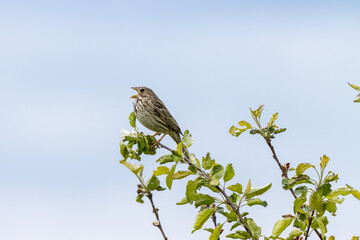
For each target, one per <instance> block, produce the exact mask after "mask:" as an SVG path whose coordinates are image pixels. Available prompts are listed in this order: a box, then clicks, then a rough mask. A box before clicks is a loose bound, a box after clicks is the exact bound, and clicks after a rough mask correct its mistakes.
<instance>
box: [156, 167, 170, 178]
mask: <svg viewBox="0 0 360 240" xmlns="http://www.w3.org/2000/svg"><path fill="white" fill-rule="evenodd" d="M169 172H170V170H169V168H168V167H165V166H159V167H157V169H156V170H154V173H153V175H154V176H160V175H165V174H169Z"/></svg>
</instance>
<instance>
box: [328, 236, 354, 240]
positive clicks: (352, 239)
mask: <svg viewBox="0 0 360 240" xmlns="http://www.w3.org/2000/svg"><path fill="white" fill-rule="evenodd" d="M359 239H360V237H359V236H353V237H352V238H351V240H359ZM329 240H330V239H329Z"/></svg>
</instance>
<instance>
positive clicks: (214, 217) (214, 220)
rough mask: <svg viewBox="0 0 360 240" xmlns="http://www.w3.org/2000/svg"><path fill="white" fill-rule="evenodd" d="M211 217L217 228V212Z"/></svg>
mask: <svg viewBox="0 0 360 240" xmlns="http://www.w3.org/2000/svg"><path fill="white" fill-rule="evenodd" d="M211 218H212V220H213V222H214V226H215V228H216V227H217V226H218V225H217V223H216V215H215V212H214V213H213V215H212V216H211ZM218 240H220V235H219V238H218Z"/></svg>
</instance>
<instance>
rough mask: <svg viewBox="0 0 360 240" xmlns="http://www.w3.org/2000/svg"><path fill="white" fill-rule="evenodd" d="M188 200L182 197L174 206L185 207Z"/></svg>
mask: <svg viewBox="0 0 360 240" xmlns="http://www.w3.org/2000/svg"><path fill="white" fill-rule="evenodd" d="M188 203H189V202H188V200H187V198H186V197H184V198H183V199H181V200H180V202H177V203H176V205H185V204H188Z"/></svg>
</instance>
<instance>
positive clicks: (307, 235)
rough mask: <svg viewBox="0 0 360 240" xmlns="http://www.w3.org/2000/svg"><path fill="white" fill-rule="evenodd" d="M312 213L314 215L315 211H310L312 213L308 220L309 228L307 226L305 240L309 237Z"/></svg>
mask: <svg viewBox="0 0 360 240" xmlns="http://www.w3.org/2000/svg"><path fill="white" fill-rule="evenodd" d="M314 213H315V211H312V212H311V217H310V219H309V226H308V229H307V231H306V235H305V240H307V239H308V237H309V231H310V226H311V222H312V219H313V216H314ZM320 237H321V235H320Z"/></svg>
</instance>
